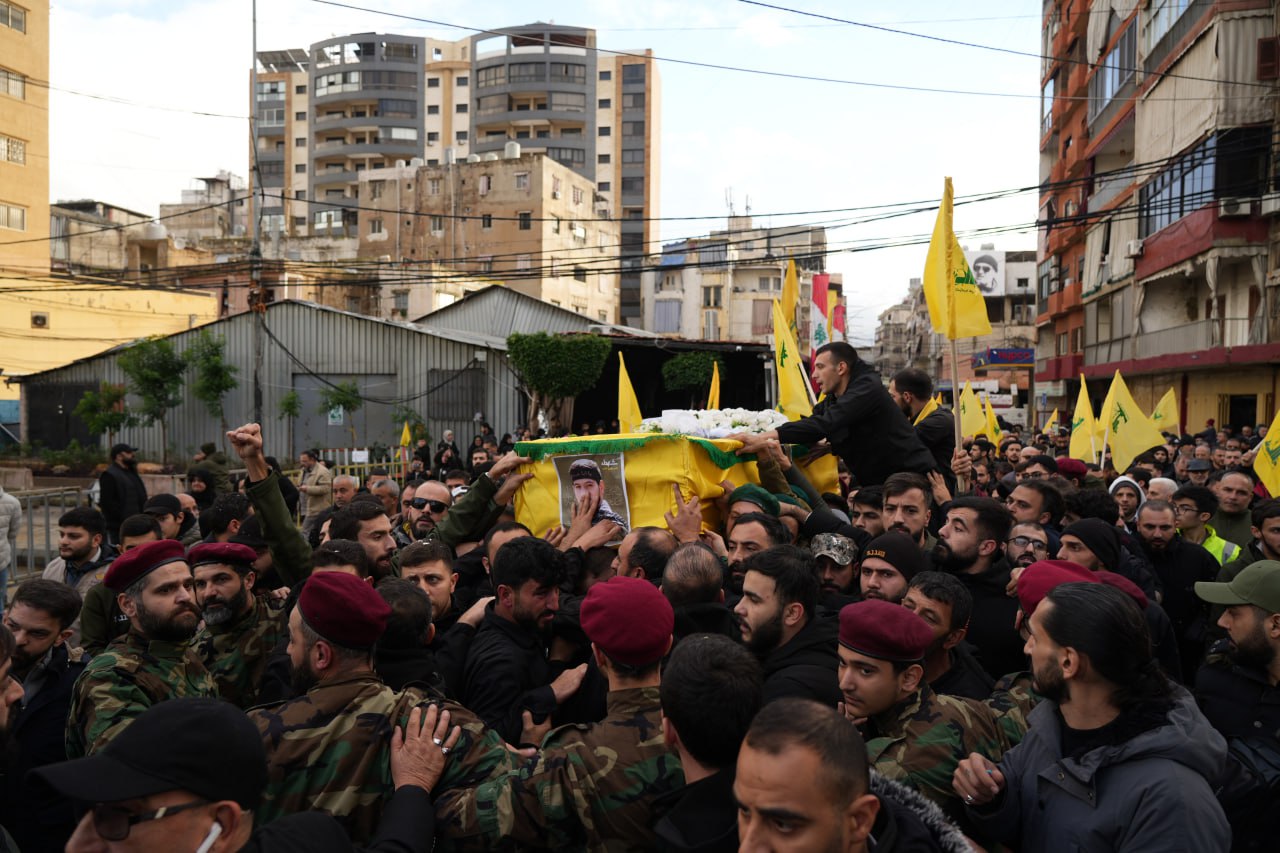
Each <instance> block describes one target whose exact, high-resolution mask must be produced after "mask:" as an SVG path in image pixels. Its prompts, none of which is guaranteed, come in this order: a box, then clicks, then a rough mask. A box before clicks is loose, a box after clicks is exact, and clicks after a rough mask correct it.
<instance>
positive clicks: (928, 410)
mask: <svg viewBox="0 0 1280 853" xmlns="http://www.w3.org/2000/svg"><path fill="white" fill-rule="evenodd" d="M937 410H938V398H937V397H930V398H929V402H927V403H925V404H924V408H923V409H921V410H920V414H918V415H916V419H915V421H913V422H912V424H911V425H912V426H916V425H918V424H919V423H920V422H921V421H922V420H924V419H925V418H927V417H929V415H932V414H933V413H934V412H936V411H937Z"/></svg>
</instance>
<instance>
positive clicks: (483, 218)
mask: <svg viewBox="0 0 1280 853" xmlns="http://www.w3.org/2000/svg"><path fill="white" fill-rule="evenodd" d="M480 227H481V228H483V229H484V230H485V231H488V230H489V229H490V228H492V227H493V214H492V213H482V214H480Z"/></svg>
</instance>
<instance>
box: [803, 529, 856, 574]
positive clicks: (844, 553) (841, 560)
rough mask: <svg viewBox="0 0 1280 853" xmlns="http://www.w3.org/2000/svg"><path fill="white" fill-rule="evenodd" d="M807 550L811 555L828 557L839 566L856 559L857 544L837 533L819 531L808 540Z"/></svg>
mask: <svg viewBox="0 0 1280 853" xmlns="http://www.w3.org/2000/svg"><path fill="white" fill-rule="evenodd" d="M809 550H811V551H812V552H813V556H815V557H829V558H831V559H832V560H834V561H835V562H836V565H839V566H847V565H849V564H850V563H852V562H853V561H854V560H856V559H858V546H857V544H856V543H855V542H854V541H853V540H852V539H850V538H849V537H848V536H841V535H840V534H839V533H819V534H818V535H817V536H815V537H813V539H812V540H811V541H810V542H809Z"/></svg>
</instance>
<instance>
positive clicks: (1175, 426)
mask: <svg viewBox="0 0 1280 853" xmlns="http://www.w3.org/2000/svg"><path fill="white" fill-rule="evenodd" d="M1151 423H1153V424H1155V427H1156V429H1158V430H1160V431H1161V432H1171V433H1173V434H1174V435H1181V434H1182V424H1181V423H1179V421H1178V396H1177V395H1176V394H1174V393H1173V389H1172V388H1170V389H1169V390H1168V391H1165V392H1164V396H1163V397H1161V398H1160V402H1159V403H1156V407H1155V409H1153V410H1152V412H1151Z"/></svg>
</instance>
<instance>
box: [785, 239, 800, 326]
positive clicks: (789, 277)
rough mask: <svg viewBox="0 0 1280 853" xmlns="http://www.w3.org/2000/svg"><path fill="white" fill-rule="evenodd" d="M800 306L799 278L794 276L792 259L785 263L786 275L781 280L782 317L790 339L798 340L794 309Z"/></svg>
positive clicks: (794, 266) (794, 264) (793, 261)
mask: <svg viewBox="0 0 1280 853" xmlns="http://www.w3.org/2000/svg"><path fill="white" fill-rule="evenodd" d="M799 305H800V277H799V276H798V275H797V274H796V262H795V259H794V258H791V259H788V261H787V274H786V275H785V276H784V277H783V279H782V316H783V317H784V318H786V321H787V329H789V330H790V331H791V337H793V338H795V339H796V340H799V339H800V327H799V326H797V325H796V308H798V307H799Z"/></svg>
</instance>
